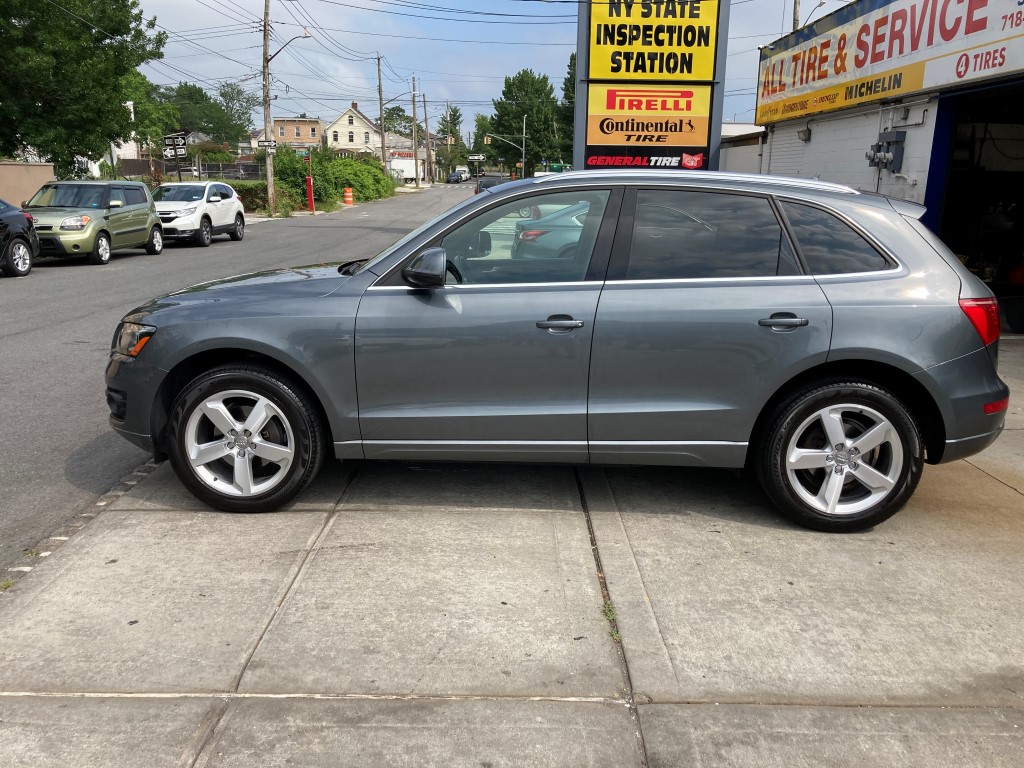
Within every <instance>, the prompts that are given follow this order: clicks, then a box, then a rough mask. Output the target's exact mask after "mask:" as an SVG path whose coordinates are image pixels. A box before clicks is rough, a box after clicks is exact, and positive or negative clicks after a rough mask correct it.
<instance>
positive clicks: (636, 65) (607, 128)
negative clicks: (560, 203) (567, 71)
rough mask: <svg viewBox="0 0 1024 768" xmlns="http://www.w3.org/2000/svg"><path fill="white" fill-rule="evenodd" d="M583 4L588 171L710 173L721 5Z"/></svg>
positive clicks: (709, 0)
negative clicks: (629, 169) (626, 169)
mask: <svg viewBox="0 0 1024 768" xmlns="http://www.w3.org/2000/svg"><path fill="white" fill-rule="evenodd" d="M587 5H588V6H589V9H588V10H589V14H584V13H581V14H580V23H581V25H582V24H586V25H587V39H588V41H589V45H588V47H587V55H588V60H587V65H586V69H585V73H586V74H585V75H581V76H580V77H579V81H578V82H579V83H584V82H585V85H586V88H585V93H586V97H587V107H586V127H585V134H584V135H585V139H586V150H585V153H584V155H585V166H586V167H588V168H595V167H606V166H615V167H636V166H644V167H659V168H679V169H686V168H707V167H708V166H709V155H710V152H709V150H710V142H711V136H712V133H713V130H712V129H713V128H714V127H715V126H714V117H715V116H714V114H713V112H714V103H715V101H714V98H713V96H714V89H715V84H716V64H718V62H719V57H718V53H719V51H718V39H719V34H720V32H721V30H720V29H719V26H720V24H719V16H720V7H719V0H590V2H589V3H587ZM584 16H588V18H586V19H584ZM726 16H727V14H726ZM718 74H723V75H724V72H723V73H718ZM579 95H580V89H579V88H577V98H579ZM718 133H720V126H719V130H718ZM576 135H577V141H579V136H580V130H579V126H577V132H576Z"/></svg>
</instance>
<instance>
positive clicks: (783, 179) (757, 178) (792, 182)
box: [522, 168, 861, 195]
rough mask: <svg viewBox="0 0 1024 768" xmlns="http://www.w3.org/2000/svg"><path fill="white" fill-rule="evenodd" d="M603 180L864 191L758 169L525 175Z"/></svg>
mask: <svg viewBox="0 0 1024 768" xmlns="http://www.w3.org/2000/svg"><path fill="white" fill-rule="evenodd" d="M595 178H600V179H602V181H605V182H607V181H608V180H612V181H617V182H621V183H625V184H638V183H643V182H647V181H650V182H664V181H674V182H682V183H693V182H697V183H710V184H749V185H753V186H761V187H764V186H769V187H790V188H793V189H798V190H804V191H808V190H814V191H819V192H835V193H840V194H848V195H859V194H861V192H859V191H858V190H856V189H854V188H853V187H848V186H846V185H844V184H836V183H834V182H831V181H819V180H818V179H799V178H795V177H792V176H767V175H762V174H756V173H729V172H726V171H671V170H636V169H625V168H623V169H614V170H603V169H602V170H590V171H566V172H565V173H556V174H551V175H548V176H540V177H534V178H532V179H523V180H522V182H523V183H533V184H557V183H559V182H560V181H561V182H563V183H564V182H566V181H573V180H576V179H587V180H591V179H595Z"/></svg>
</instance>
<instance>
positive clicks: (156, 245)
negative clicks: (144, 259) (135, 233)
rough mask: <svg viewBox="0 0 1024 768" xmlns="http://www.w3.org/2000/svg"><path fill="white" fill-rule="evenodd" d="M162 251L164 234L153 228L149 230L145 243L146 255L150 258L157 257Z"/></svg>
mask: <svg viewBox="0 0 1024 768" xmlns="http://www.w3.org/2000/svg"><path fill="white" fill-rule="evenodd" d="M163 249H164V233H163V232H162V231H161V230H160V227H153V228H152V229H151V230H149V240H147V241H146V253H148V254H149V255H150V256H159V255H160V253H161V252H162V251H163Z"/></svg>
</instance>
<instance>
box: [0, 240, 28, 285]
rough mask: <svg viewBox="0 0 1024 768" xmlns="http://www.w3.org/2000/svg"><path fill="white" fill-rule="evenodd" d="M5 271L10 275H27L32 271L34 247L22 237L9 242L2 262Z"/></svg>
mask: <svg viewBox="0 0 1024 768" xmlns="http://www.w3.org/2000/svg"><path fill="white" fill-rule="evenodd" d="M2 266H3V272H4V274H6V275H7V276H9V277H25V275H27V274H28V273H29V272H31V271H32V249H31V248H30V247H29V245H28V243H26V242H25V241H24V240H22V239H21V238H20V237H15V238H13V239H12V240H11V242H9V243H8V244H7V250H6V251H4V258H3V262H2Z"/></svg>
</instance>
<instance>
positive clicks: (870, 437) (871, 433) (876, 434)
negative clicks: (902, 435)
mask: <svg viewBox="0 0 1024 768" xmlns="http://www.w3.org/2000/svg"><path fill="white" fill-rule="evenodd" d="M889 439H890V438H889V424H888V423H887V422H884V421H883V422H879V423H878V424H875V426H873V427H872V428H871V429H869V430H868V431H867V432H865V433H864V434H863V435H861V436H860V437H858V438H857V439H856V440H853V441H851V443H850V447H851V448H856V449H857V450H859V451H860V452H861V453H870V452H871V451H873V450H874V449H875V448H877V447H878V446H880V445H881V444H882V443H884V442H887V441H888V440H889Z"/></svg>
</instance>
